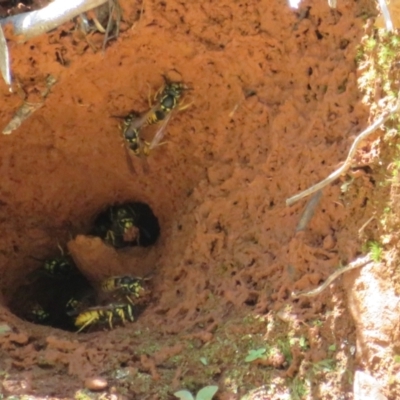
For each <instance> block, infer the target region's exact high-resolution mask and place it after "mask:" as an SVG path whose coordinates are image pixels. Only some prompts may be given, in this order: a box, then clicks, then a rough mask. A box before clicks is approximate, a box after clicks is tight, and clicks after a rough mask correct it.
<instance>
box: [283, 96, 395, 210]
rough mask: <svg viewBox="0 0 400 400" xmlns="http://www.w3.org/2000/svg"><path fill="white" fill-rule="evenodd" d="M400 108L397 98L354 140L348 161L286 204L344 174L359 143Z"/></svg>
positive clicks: (289, 204) (288, 200) (307, 194)
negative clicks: (388, 108)
mask: <svg viewBox="0 0 400 400" xmlns="http://www.w3.org/2000/svg"><path fill="white" fill-rule="evenodd" d="M399 109H400V100H397V103H396V105H395V106H394V107H392V108H391V109H390V110H389V111H386V112H385V113H384V114H383V115H382V116H381V117H380V118H378V119H377V120H376V121H375V122H374V123H373V124H372V125H370V126H369V127H368V128H367V129H365V130H364V131H362V132H361V133H360V134H359V135H358V136H357V137H356V139H355V140H354V142H353V144H352V146H351V148H350V151H349V154H348V156H347V158H346V161H345V162H344V164H343V165H342V166H341V167H340V168H338V169H337V170H336V171H334V172H332V173H331V174H330V175H329V176H328V177H327V178H325V179H324V180H322V181H321V182H319V183H317V184H315V185H313V186H311V187H310V188H308V189H306V190H304V191H303V192H301V193H299V194H296V195H295V196H293V197H290V198H289V199H287V200H286V205H287V206H291V205H292V204H294V203H296V202H297V201H299V200H300V199H302V198H303V197H306V196H309V195H310V194H312V193H315V192H316V191H318V190H321V189H322V188H324V187H325V186H327V185H329V184H330V183H331V182H333V181H334V180H336V179H337V178H339V177H340V176H341V175H343V174H344V173H345V172H346V171H347V170H348V169H349V168H350V166H351V162H352V160H353V156H354V154H355V152H356V150H357V148H358V146H359V144H360V143H361V142H362V141H363V140H364V139H365V138H366V137H367V136H369V135H370V134H371V133H373V132H375V131H376V130H377V129H378V128H379V127H380V126H381V125H382V124H383V123H385V122H386V121H387V120H388V119H389V118H390V116H391V115H392V114H393V113H395V112H396V111H399Z"/></svg>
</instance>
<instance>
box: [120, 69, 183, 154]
mask: <svg viewBox="0 0 400 400" xmlns="http://www.w3.org/2000/svg"><path fill="white" fill-rule="evenodd" d="M163 78H164V81H165V84H164V86H163V87H162V88H161V89H160V90H158V91H157V93H156V96H155V100H156V104H155V105H154V106H152V107H151V108H150V110H149V111H148V112H146V113H145V114H143V115H142V116H141V117H138V116H136V115H134V116H132V114H130V116H128V118H127V119H126V120H125V121H126V122H125V125H126V128H125V129H124V138H125V140H127V141H128V142H129V141H130V140H132V141H133V148H132V150H133V151H134V152H135V154H137V155H139V154H144V155H146V156H147V155H149V153H150V151H151V150H152V149H153V148H155V147H156V146H158V145H159V144H160V142H161V139H162V138H163V137H164V135H165V128H166V126H167V125H168V122H169V120H170V118H171V115H172V114H171V112H172V111H173V110H174V109H176V108H178V106H179V101H180V98H181V97H182V94H183V92H184V91H185V90H189V89H188V87H186V85H185V84H184V83H183V82H171V81H169V80H168V79H167V78H166V77H165V76H163ZM189 105H190V104H187V105H185V106H183V105H181V106H180V107H179V110H184V109H185V108H187V107H189ZM160 122H162V124H161V126H160V128H159V129H158V130H157V132H156V133H155V134H154V136H153V140H152V141H151V142H150V143H147V142H144V141H143V143H141V138H140V137H139V129H141V128H143V127H145V126H148V125H154V124H157V123H160Z"/></svg>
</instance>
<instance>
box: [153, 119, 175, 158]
mask: <svg viewBox="0 0 400 400" xmlns="http://www.w3.org/2000/svg"><path fill="white" fill-rule="evenodd" d="M171 116H172V112H170V113H169V114H168V116H167V118H165V119H164V121H163V122H162V123H161V126H160V128H159V129H158V130H157V132H156V133H155V135H154V137H153V140H152V141H151V143H150V146H149V151H150V150H152V149H154V148H155V147H157V146H158V145H159V144H160V142H161V140H162V138H163V137H164V135H165V128H166V127H167V125H168V122H169V120H170V119H171Z"/></svg>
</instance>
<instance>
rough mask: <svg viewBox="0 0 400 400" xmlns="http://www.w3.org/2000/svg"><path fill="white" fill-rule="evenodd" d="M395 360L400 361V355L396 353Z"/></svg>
mask: <svg viewBox="0 0 400 400" xmlns="http://www.w3.org/2000/svg"><path fill="white" fill-rule="evenodd" d="M394 362H395V363H400V356H399V355H395V356H394Z"/></svg>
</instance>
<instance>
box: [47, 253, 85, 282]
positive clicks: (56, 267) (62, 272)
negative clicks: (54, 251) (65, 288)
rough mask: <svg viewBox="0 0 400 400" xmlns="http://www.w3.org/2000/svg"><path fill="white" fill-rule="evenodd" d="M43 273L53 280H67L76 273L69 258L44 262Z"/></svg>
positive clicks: (58, 258) (62, 257) (57, 258)
mask: <svg viewBox="0 0 400 400" xmlns="http://www.w3.org/2000/svg"><path fill="white" fill-rule="evenodd" d="M42 269H43V271H45V272H46V274H47V275H49V276H51V277H54V278H69V277H71V276H72V275H75V274H76V273H77V268H76V266H75V264H74V262H73V261H72V259H71V257H68V256H61V257H56V258H51V259H49V260H46V261H45V263H44V265H43V267H42Z"/></svg>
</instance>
